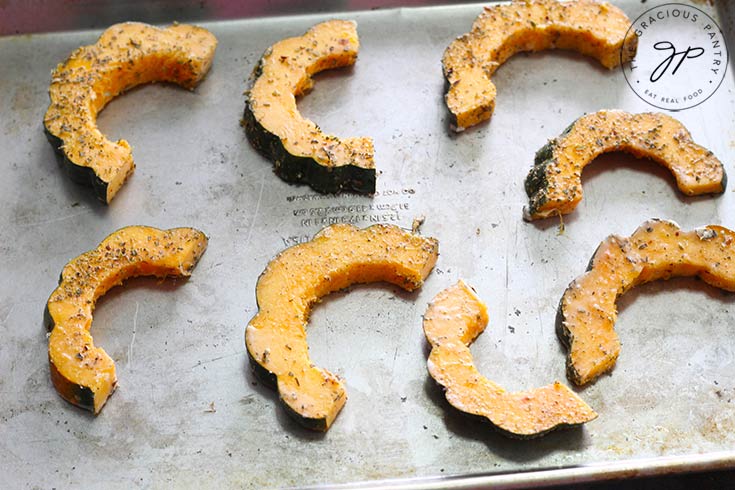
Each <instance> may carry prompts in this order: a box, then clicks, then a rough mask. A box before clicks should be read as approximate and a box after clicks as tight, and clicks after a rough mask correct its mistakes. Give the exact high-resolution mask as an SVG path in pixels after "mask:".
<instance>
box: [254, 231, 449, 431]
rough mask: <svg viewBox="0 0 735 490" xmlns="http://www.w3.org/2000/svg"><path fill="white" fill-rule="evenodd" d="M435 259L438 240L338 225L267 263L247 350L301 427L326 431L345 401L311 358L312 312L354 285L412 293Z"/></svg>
mask: <svg viewBox="0 0 735 490" xmlns="http://www.w3.org/2000/svg"><path fill="white" fill-rule="evenodd" d="M437 256H438V243H437V241H436V240H435V239H433V238H424V237H421V236H418V235H414V234H411V233H407V232H404V231H403V230H401V229H400V228H398V227H396V226H391V225H374V226H370V227H368V228H365V229H363V230H359V229H357V228H355V227H353V226H351V225H332V226H329V227H327V228H325V229H323V230H322V231H321V232H319V233H318V234H317V235H316V236H315V237H314V238H313V239H312V240H311V241H310V242H306V243H302V244H300V245H296V246H294V247H291V248H288V249H286V250H284V251H283V252H281V253H280V254H278V256H277V257H276V258H275V259H273V260H272V261H271V262H270V263H269V264H268V266H267V267H266V269H265V271H264V272H263V274H262V275H261V276H260V278H259V279H258V283H257V286H256V298H257V302H258V313H257V314H256V315H255V317H253V319H252V320H251V321H250V323H249V324H248V326H247V329H246V331H245V343H246V346H247V351H248V355H249V357H250V360H251V362H252V364H253V367H254V368H255V370H256V373H258V374H259V375H260V376H262V377H263V379H265V380H266V381H271V382H273V381H275V384H276V386H277V388H278V392H279V394H280V398H281V401H282V402H283V404H284V406H285V407H286V409H287V410H288V412H289V413H290V414H291V415H292V416H294V417H295V418H296V420H298V421H299V422H300V423H301V424H302V425H304V426H305V427H307V428H310V429H315V430H323V431H325V430H327V429H328V428H329V426H330V425H331V424H332V422H333V421H334V418H335V417H336V416H337V414H338V413H339V411H340V410H341V409H342V407H343V406H344V403H345V400H346V396H345V388H344V385H343V383H342V381H340V380H339V379H338V378H337V377H336V376H335V375H333V374H332V373H330V372H329V371H327V370H326V369H322V368H319V367H317V366H315V365H314V364H312V362H311V360H310V359H309V352H308V345H307V343H306V329H305V327H306V323H307V321H308V318H309V313H310V311H311V307H312V306H313V305H314V304H315V303H317V302H318V301H319V300H320V298H321V297H323V296H325V295H327V294H329V293H331V292H333V291H337V290H340V289H344V288H346V287H348V286H350V285H351V284H355V283H369V282H376V281H386V282H389V283H392V284H395V285H397V286H400V287H401V288H403V289H405V290H407V291H413V290H414V289H417V288H419V287H421V285H422V284H423V280H424V279H425V278H426V276H427V275H428V274H429V272H431V270H432V268H433V267H434V264H435V263H436V259H437Z"/></svg>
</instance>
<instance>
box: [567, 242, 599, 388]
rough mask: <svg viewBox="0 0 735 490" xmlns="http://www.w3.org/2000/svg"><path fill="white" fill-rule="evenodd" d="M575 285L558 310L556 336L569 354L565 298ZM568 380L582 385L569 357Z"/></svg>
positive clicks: (593, 259)
mask: <svg viewBox="0 0 735 490" xmlns="http://www.w3.org/2000/svg"><path fill="white" fill-rule="evenodd" d="M602 243H604V241H603V242H601V243H600V244H599V245H598V246H597V248H596V249H595V251H594V253H593V254H592V257H590V260H589V262H587V268H586V269H585V272H589V271H591V270H592V265H593V263H594V261H595V256H596V255H597V252H598V251H599V250H600V247H601V246H602ZM573 284H574V281H572V282H571V283H569V286H567V288H566V289H565V290H564V294H562V296H561V299H560V300H559V306H558V307H557V308H556V322H555V327H556V336H557V338H558V339H559V341H560V342H561V344H562V345H563V346H564V349H565V350H566V351H567V352H569V349H571V348H572V333H571V332H570V331H569V329H567V327H566V326H565V324H566V319H567V317H566V315H565V314H564V306H563V305H564V296H566V294H567V291H569V289H571V287H572V285H573ZM567 378H569V380H570V381H571V382H572V383H574V384H575V385H577V386H580V385H581V378H580V376H579V373H578V372H577V370H576V369H574V366H572V363H571V360H570V359H569V356H567Z"/></svg>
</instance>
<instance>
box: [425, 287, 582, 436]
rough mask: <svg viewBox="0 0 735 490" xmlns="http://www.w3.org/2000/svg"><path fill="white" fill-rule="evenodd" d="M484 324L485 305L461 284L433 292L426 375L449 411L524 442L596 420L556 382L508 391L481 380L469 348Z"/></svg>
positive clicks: (427, 326) (427, 323) (428, 314)
mask: <svg viewBox="0 0 735 490" xmlns="http://www.w3.org/2000/svg"><path fill="white" fill-rule="evenodd" d="M487 322H488V316H487V309H486V307H485V304H484V303H483V302H482V301H481V300H480V298H478V297H477V294H476V293H475V291H474V290H473V289H472V288H471V287H470V286H468V285H467V284H466V283H465V282H463V281H461V280H460V281H459V282H458V283H457V284H455V285H454V286H451V287H449V288H447V289H445V290H443V291H441V292H440V293H439V294H437V295H436V297H435V298H434V299H433V300H432V302H431V303H430V304H429V308H428V309H427V310H426V314H425V315H424V334H425V335H426V339H427V340H428V341H429V344H431V353H430V354H429V360H428V367H429V374H431V377H432V378H434V379H435V380H436V381H437V383H439V384H440V385H441V386H443V387H444V389H445V390H446V397H447V401H449V403H450V404H451V405H452V406H453V407H455V408H456V409H458V410H461V411H462V412H465V413H468V414H471V415H476V416H479V417H483V418H485V419H487V420H488V421H490V423H491V424H493V426H495V427H496V428H498V429H499V430H500V431H501V432H502V433H504V434H506V435H508V436H511V437H517V438H524V439H526V438H531V437H538V436H540V435H543V434H545V433H547V432H549V431H551V430H554V429H556V428H559V427H564V426H575V425H579V424H583V423H585V422H589V421H590V420H593V419H595V418H596V417H597V413H595V411H594V410H592V409H591V408H590V407H589V406H588V405H587V404H586V403H585V402H584V401H583V400H582V399H581V398H580V397H578V396H577V395H576V394H574V393H573V392H572V391H571V390H569V388H567V387H566V386H564V385H562V384H560V383H558V382H554V383H553V384H550V385H547V386H544V387H541V388H536V389H534V390H530V391H522V392H517V393H509V392H507V391H505V390H504V389H503V388H502V387H500V386H499V385H497V384H495V383H493V382H492V381H490V380H489V379H487V378H485V377H484V376H482V375H481V374H480V373H479V372H478V371H477V368H476V367H475V364H474V361H473V359H472V354H471V353H470V348H469V346H470V344H471V343H472V342H474V340H475V339H476V338H477V336H478V335H480V334H481V333H482V332H483V330H485V327H486V326H487Z"/></svg>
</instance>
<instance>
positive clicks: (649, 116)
mask: <svg viewBox="0 0 735 490" xmlns="http://www.w3.org/2000/svg"><path fill="white" fill-rule="evenodd" d="M610 151H624V152H628V153H630V154H632V155H634V156H636V157H638V158H649V159H651V160H653V161H655V162H656V163H659V164H661V165H663V166H664V167H666V168H668V169H669V170H670V171H671V173H672V174H673V175H674V178H675V179H676V185H677V186H678V188H679V190H680V191H681V192H683V193H684V194H686V195H687V196H695V195H700V194H713V193H721V192H724V190H725V186H726V185H727V176H726V174H725V169H724V167H723V165H722V163H721V162H720V161H719V160H718V159H717V157H715V156H714V154H713V153H712V152H711V151H709V150H708V149H706V148H704V147H702V146H700V145H698V144H696V143H695V142H694V141H692V136H691V135H690V134H689V131H687V129H686V128H685V127H684V125H682V124H681V123H680V122H679V121H677V120H676V119H674V118H673V117H671V116H667V115H666V114H660V113H649V112H647V113H641V114H631V113H628V112H623V111H618V110H604V111H599V112H595V113H593V114H587V115H585V116H582V117H580V118H579V119H577V120H576V121H574V122H573V123H572V124H571V125H570V126H569V127H568V128H567V129H566V130H565V131H564V132H563V133H562V134H561V136H559V137H558V138H555V139H553V140H551V141H549V142H548V143H547V144H546V145H545V146H544V147H543V148H541V149H540V150H539V151H538V152H537V153H536V159H535V162H534V167H533V168H532V169H531V171H530V172H529V174H528V176H527V177H526V193H527V194H528V201H529V204H528V207H527V208H525V209H524V212H523V215H524V218H525V219H527V220H534V219H542V218H548V217H550V216H557V215H560V214H567V213H571V212H572V211H574V208H575V207H577V204H579V201H580V200H582V169H584V167H586V166H587V165H588V164H589V163H591V162H592V161H593V160H594V159H595V158H597V157H598V156H600V155H601V154H603V153H606V152H610Z"/></svg>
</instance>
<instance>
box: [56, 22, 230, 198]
mask: <svg viewBox="0 0 735 490" xmlns="http://www.w3.org/2000/svg"><path fill="white" fill-rule="evenodd" d="M216 47H217V40H216V39H215V37H214V35H212V34H211V33H210V32H209V31H207V30H206V29H203V28H201V27H195V26H190V25H185V24H174V25H172V26H169V27H167V28H165V29H159V28H157V27H153V26H150V25H147V24H141V23H137V22H126V23H122V24H115V25H113V26H111V27H110V28H108V29H107V30H106V31H105V32H104V33H102V35H101V36H100V38H99V39H98V40H97V42H96V43H95V44H92V45H89V46H83V47H81V48H79V49H77V50H76V51H74V52H73V53H72V54H71V55H70V56H69V58H68V59H67V60H66V61H65V62H63V63H61V64H59V65H58V66H57V67H56V69H55V70H54V72H53V74H52V75H51V86H50V87H49V97H50V99H51V103H50V105H49V107H48V110H47V111H46V116H45V117H44V121H43V122H44V127H45V129H46V134H47V136H48V137H49V141H50V142H51V144H52V145H53V146H54V148H55V149H57V150H59V151H60V152H61V153H62V154H63V157H64V162H65V164H66V166H67V170H68V171H69V173H70V176H71V177H72V178H73V179H74V180H76V181H79V182H81V183H84V184H87V185H92V186H93V188H94V190H95V192H96V194H97V197H98V198H99V199H100V200H101V201H103V202H105V203H109V202H110V201H111V200H112V198H113V197H114V196H115V194H116V193H117V192H118V190H120V187H121V186H122V185H123V184H124V183H125V181H126V180H127V178H128V177H129V176H130V175H131V174H132V173H133V170H134V168H135V164H134V162H133V155H132V151H131V148H130V145H129V144H128V142H127V141H125V140H120V141H117V142H113V141H110V140H108V139H107V138H106V137H105V136H104V135H103V134H102V133H101V132H100V130H99V129H98V128H97V114H98V113H99V111H101V110H102V109H103V108H104V107H105V105H107V103H108V102H110V100H112V99H113V98H115V97H116V96H117V95H119V94H120V93H122V92H125V91H126V90H129V89H131V88H132V87H135V86H136V85H140V84H143V83H148V82H173V83H176V84H178V85H181V86H182V87H185V88H188V89H192V88H194V87H195V86H196V85H197V84H198V83H199V82H200V81H201V79H202V78H203V77H204V75H205V74H206V73H207V71H209V68H210V66H211V65H212V59H213V58H214V51H215V48H216Z"/></svg>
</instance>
